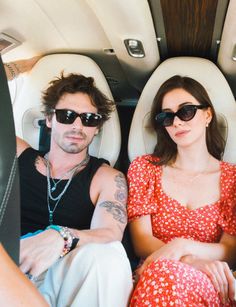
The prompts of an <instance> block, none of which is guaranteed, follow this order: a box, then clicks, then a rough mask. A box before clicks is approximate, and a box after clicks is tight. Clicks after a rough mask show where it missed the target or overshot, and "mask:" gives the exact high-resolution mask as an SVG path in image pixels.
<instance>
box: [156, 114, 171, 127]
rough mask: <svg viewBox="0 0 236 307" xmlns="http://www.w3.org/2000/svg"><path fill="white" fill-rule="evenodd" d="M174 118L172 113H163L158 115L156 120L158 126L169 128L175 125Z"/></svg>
mask: <svg viewBox="0 0 236 307" xmlns="http://www.w3.org/2000/svg"><path fill="white" fill-rule="evenodd" d="M174 116H175V114H174V113H171V112H161V113H159V114H157V116H156V117H155V119H156V121H157V124H158V125H160V126H163V127H168V126H171V125H172V124H173V120H174Z"/></svg>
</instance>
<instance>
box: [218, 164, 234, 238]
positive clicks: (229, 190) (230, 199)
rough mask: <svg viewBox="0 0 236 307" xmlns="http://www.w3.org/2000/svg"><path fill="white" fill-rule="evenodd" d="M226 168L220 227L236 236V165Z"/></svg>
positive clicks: (228, 165) (227, 165)
mask: <svg viewBox="0 0 236 307" xmlns="http://www.w3.org/2000/svg"><path fill="white" fill-rule="evenodd" d="M226 167H227V169H226V172H225V174H224V177H225V180H224V182H226V184H225V185H224V191H223V193H224V194H225V195H224V200H223V202H222V204H221V210H220V218H219V225H220V227H221V228H222V230H223V231H224V232H225V233H228V234H230V235H233V236H236V165H230V164H226Z"/></svg>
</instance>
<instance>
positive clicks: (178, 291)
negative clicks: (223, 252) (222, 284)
mask: <svg viewBox="0 0 236 307" xmlns="http://www.w3.org/2000/svg"><path fill="white" fill-rule="evenodd" d="M155 161H157V158H155V157H152V156H151V155H146V156H142V157H139V158H137V159H135V160H134V161H133V162H132V164H131V165H130V168H129V171H128V182H129V201H128V215H129V220H133V219H134V218H138V217H141V216H143V215H150V216H151V221H152V229H153V235H154V236H155V237H157V238H158V239H160V240H162V241H163V242H165V243H167V242H169V241H171V240H172V239H174V238H176V237H182V238H186V239H192V240H195V241H200V242H208V243H213V242H219V240H220V238H221V235H222V233H223V232H225V233H228V234H230V235H236V166H235V165H232V164H229V163H226V162H220V167H221V176H220V184H221V195H220V199H219V200H218V201H217V202H215V203H214V204H211V205H205V206H202V207H200V208H197V209H195V210H189V209H187V208H186V207H185V206H183V205H181V204H180V203H179V202H178V201H176V200H174V199H173V198H170V197H168V196H167V195H166V194H165V193H164V191H163V190H162V186H161V171H162V168H161V167H160V166H157V165H155V164H153V163H151V162H155ZM130 306H136V307H137V306H139V307H144V306H149V307H150V306H181V307H184V306H211V307H213V306H223V305H222V304H221V302H220V298H219V296H218V294H217V292H216V291H215V289H214V287H213V285H212V283H211V281H210V279H209V278H208V277H207V275H206V274H204V273H202V272H201V271H199V270H197V269H195V268H193V267H191V266H189V265H187V264H184V263H182V262H180V261H175V260H170V259H161V260H160V259H159V260H156V261H153V262H152V263H151V264H150V265H149V266H148V267H147V268H146V269H145V271H144V272H143V274H142V276H141V277H140V279H139V282H138V284H137V286H136V288H135V290H134V293H133V295H132V298H131V304H130ZM225 306H226V305H225ZM228 306H233V305H232V303H229V304H228Z"/></svg>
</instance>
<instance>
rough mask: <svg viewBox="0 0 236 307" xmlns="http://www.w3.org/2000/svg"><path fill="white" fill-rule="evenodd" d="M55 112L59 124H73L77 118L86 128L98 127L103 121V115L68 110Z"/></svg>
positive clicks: (55, 110)
mask: <svg viewBox="0 0 236 307" xmlns="http://www.w3.org/2000/svg"><path fill="white" fill-rule="evenodd" d="M53 112H54V113H55V114H56V120H57V121H58V123H61V124H65V125H70V124H73V122H74V121H75V120H76V118H77V117H79V118H80V119H81V122H82V124H83V126H85V127H97V126H98V125H99V124H100V123H101V120H102V115H101V114H99V113H90V112H85V113H76V112H75V111H71V110H67V109H54V110H53Z"/></svg>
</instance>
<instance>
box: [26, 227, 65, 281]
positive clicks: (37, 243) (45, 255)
mask: <svg viewBox="0 0 236 307" xmlns="http://www.w3.org/2000/svg"><path fill="white" fill-rule="evenodd" d="M63 248H64V240H63V238H62V237H61V236H60V234H59V233H58V232H57V231H55V230H53V229H49V230H45V231H43V232H41V233H40V234H37V235H35V236H32V237H29V238H26V239H22V240H21V242H20V269H21V271H22V272H23V273H29V274H31V275H33V276H34V277H37V276H39V275H40V274H41V273H43V272H44V271H46V270H47V269H48V268H49V267H50V266H51V265H53V264H54V263H55V262H56V260H57V259H59V257H60V255H61V253H62V250H63Z"/></svg>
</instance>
